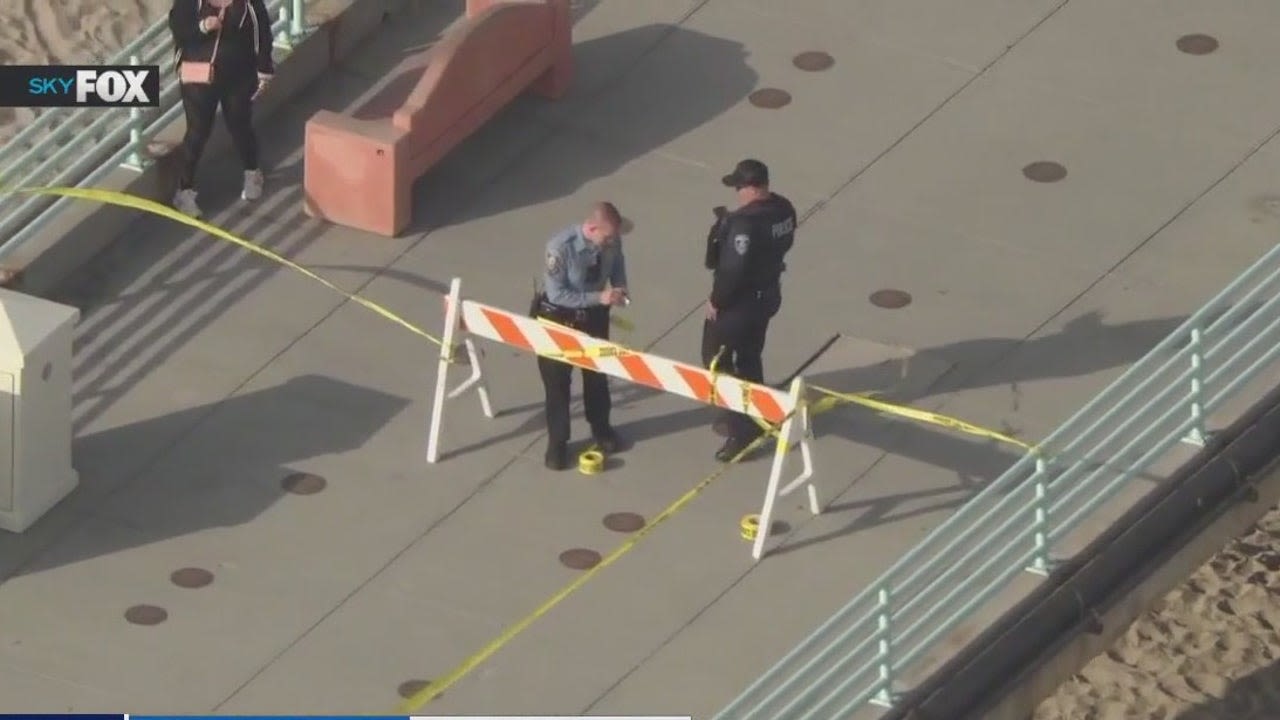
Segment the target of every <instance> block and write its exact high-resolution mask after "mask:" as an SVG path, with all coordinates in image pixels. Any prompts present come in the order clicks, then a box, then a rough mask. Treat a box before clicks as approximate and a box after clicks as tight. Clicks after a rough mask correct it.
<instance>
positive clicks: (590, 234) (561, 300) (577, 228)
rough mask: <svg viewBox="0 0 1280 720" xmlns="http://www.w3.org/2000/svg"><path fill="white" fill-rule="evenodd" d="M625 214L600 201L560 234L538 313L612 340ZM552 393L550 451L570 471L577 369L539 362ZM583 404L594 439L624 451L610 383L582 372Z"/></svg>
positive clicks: (622, 292)
mask: <svg viewBox="0 0 1280 720" xmlns="http://www.w3.org/2000/svg"><path fill="white" fill-rule="evenodd" d="M621 228H622V216H621V214H619V212H618V208H617V207H615V206H614V205H613V203H608V202H600V203H596V204H595V206H594V207H593V208H592V210H591V214H590V216H589V217H588V218H587V219H586V220H585V221H583V222H582V223H580V224H578V225H574V226H573V227H570V228H566V229H565V230H562V231H561V232H559V233H557V234H556V235H555V237H553V238H551V241H550V242H548V243H547V257H546V272H545V274H544V276H543V291H542V293H541V294H540V295H539V296H538V297H536V298H535V299H534V307H533V311H534V314H535V315H537V316H538V317H543V318H546V319H548V320H551V321H552V322H556V323H559V324H561V325H565V326H568V327H571V328H573V329H575V330H579V331H581V332H584V333H586V334H588V335H591V336H593V337H598V338H605V339H607V338H608V337H609V310H610V308H612V307H613V306H615V305H625V304H626V303H627V302H628V296H627V264H626V259H625V257H624V256H623V254H622V239H621V237H620V232H621ZM538 371H539V373H540V374H541V375H542V386H543V388H544V389H545V390H546V417H547V435H548V438H547V453H546V465H547V467H548V468H549V469H551V470H564V469H566V468H568V467H569V454H568V443H569V388H570V385H571V382H572V379H573V366H572V365H568V364H566V363H563V362H560V361H559V360H554V359H551V358H545V357H539V358H538ZM582 403H583V406H584V408H585V414H586V416H587V423H588V424H590V426H591V437H592V439H593V440H595V444H596V445H597V446H598V447H599V448H600V450H601V451H602V452H604V453H605V454H609V453H612V452H615V451H616V450H617V449H618V434H617V433H616V432H615V431H614V429H613V426H612V425H610V424H609V412H610V410H611V409H612V399H611V398H610V396H609V379H608V377H607V376H606V375H602V374H600V373H597V372H593V371H591V370H586V369H583V370H582Z"/></svg>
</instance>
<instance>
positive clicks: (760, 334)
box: [702, 296, 781, 442]
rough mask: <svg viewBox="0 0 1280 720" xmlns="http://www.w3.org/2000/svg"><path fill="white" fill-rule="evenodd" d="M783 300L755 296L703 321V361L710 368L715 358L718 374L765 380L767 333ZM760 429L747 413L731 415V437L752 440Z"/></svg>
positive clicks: (742, 440)
mask: <svg viewBox="0 0 1280 720" xmlns="http://www.w3.org/2000/svg"><path fill="white" fill-rule="evenodd" d="M780 303H781V298H779V297H777V296H773V297H769V298H755V297H753V298H751V299H748V300H746V301H744V302H741V303H738V304H736V305H734V306H732V307H727V308H723V309H720V310H718V311H717V313H716V319H715V320H707V321H706V322H704V323H703V324H702V364H703V365H704V366H706V367H708V368H710V367H711V362H712V361H713V360H714V361H715V363H716V373H717V374H723V375H732V376H733V377H736V378H738V379H740V380H746V381H747V382H753V383H759V384H764V342H765V336H766V335H767V334H768V331H769V321H770V320H771V319H772V318H773V316H774V315H776V314H777V312H778V308H779V306H780ZM717 353H719V358H718V359H717ZM760 433H761V429H760V426H759V425H758V424H757V423H756V421H755V420H753V419H751V418H750V417H748V416H747V415H743V414H739V413H733V414H731V415H730V420H729V437H730V438H732V439H734V440H738V441H741V442H750V441H752V440H754V439H756V438H757V437H759V436H760Z"/></svg>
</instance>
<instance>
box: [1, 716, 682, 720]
mask: <svg viewBox="0 0 1280 720" xmlns="http://www.w3.org/2000/svg"><path fill="white" fill-rule="evenodd" d="M9 717H10V716H8V715H4V716H0V718H3V720H8V718H9ZM58 717H66V718H76V719H77V720H79V719H82V718H86V717H92V718H93V719H94V720H582V719H583V718H586V719H587V720H693V717H692V716H690V715H382V716H368V715H95V716H86V715H66V716H58ZM49 718H50V716H44V720H49Z"/></svg>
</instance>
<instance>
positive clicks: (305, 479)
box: [280, 473, 328, 495]
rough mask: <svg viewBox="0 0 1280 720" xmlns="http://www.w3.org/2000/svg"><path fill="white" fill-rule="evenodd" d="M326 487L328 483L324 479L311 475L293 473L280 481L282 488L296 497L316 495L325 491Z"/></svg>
mask: <svg viewBox="0 0 1280 720" xmlns="http://www.w3.org/2000/svg"><path fill="white" fill-rule="evenodd" d="M326 485H328V483H327V482H325V479H324V478H322V477H320V476H319V475H312V474H311V473H293V474H292V475H290V476H288V477H286V478H285V479H284V480H281V481H280V487H282V488H284V491H285V492H288V493H293V494H294V495H315V494H316V493H318V492H320V491H321V490H324V488H325V486H326Z"/></svg>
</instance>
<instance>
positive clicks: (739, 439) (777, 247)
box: [702, 160, 797, 462]
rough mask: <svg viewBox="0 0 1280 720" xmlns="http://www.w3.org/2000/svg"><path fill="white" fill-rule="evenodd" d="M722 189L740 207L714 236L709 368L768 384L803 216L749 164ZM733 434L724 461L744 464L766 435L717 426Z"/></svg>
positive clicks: (710, 239) (719, 219)
mask: <svg viewBox="0 0 1280 720" xmlns="http://www.w3.org/2000/svg"><path fill="white" fill-rule="evenodd" d="M722 182H723V183H724V184H725V186H727V187H731V188H733V189H734V190H735V191H736V192H737V196H738V201H739V207H738V208H737V209H736V210H733V211H732V212H730V211H728V210H726V209H725V208H716V221H715V223H714V224H713V225H712V227H711V232H710V233H709V234H708V236H707V252H706V267H707V269H709V270H711V271H713V280H712V287H711V297H710V298H709V299H708V301H707V319H706V322H705V323H703V328H702V361H703V364H704V365H707V366H708V367H710V365H711V363H712V361H715V364H716V369H717V370H718V371H719V372H723V373H724V374H726V375H733V376H734V377H737V378H740V379H742V380H747V381H749V382H755V383H763V382H764V358H763V354H764V343H765V335H766V333H767V332H768V329H769V321H770V320H771V319H772V318H773V316H774V315H776V314H777V313H778V310H779V309H780V308H781V307H782V273H783V271H785V270H786V268H787V265H786V263H785V262H784V259H785V258H786V255H787V252H789V251H790V250H791V246H792V245H793V244H794V243H795V231H796V224H797V219H796V209H795V207H794V206H793V205H792V204H791V201H790V200H787V199H786V198H785V197H783V196H781V195H779V194H777V193H775V192H771V191H770V190H769V168H768V167H767V166H766V165H765V164H764V163H762V162H760V161H759V160H743V161H742V162H740V163H738V165H737V167H735V168H734V170H733V172H732V173H730V174H728V175H726V176H724V177H723V178H722ZM717 426H718V427H717V429H718V430H719V431H720V432H721V434H723V435H726V436H727V439H726V441H725V443H724V445H723V446H722V447H721V448H720V449H719V450H718V451H716V459H718V460H720V461H721V462H728V461H730V460H732V459H733V458H735V457H737V456H738V455H739V454H740V453H741V452H742V451H743V450H744V449H746V448H747V446H749V445H750V444H751V443H752V442H754V441H755V440H756V438H758V437H759V436H760V434H761V432H762V430H761V428H760V426H759V425H758V424H756V422H755V420H753V419H751V418H750V417H747V416H746V415H741V414H736V413H735V414H730V415H728V416H726V417H724V418H722V419H721V420H720V421H718V422H717Z"/></svg>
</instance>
